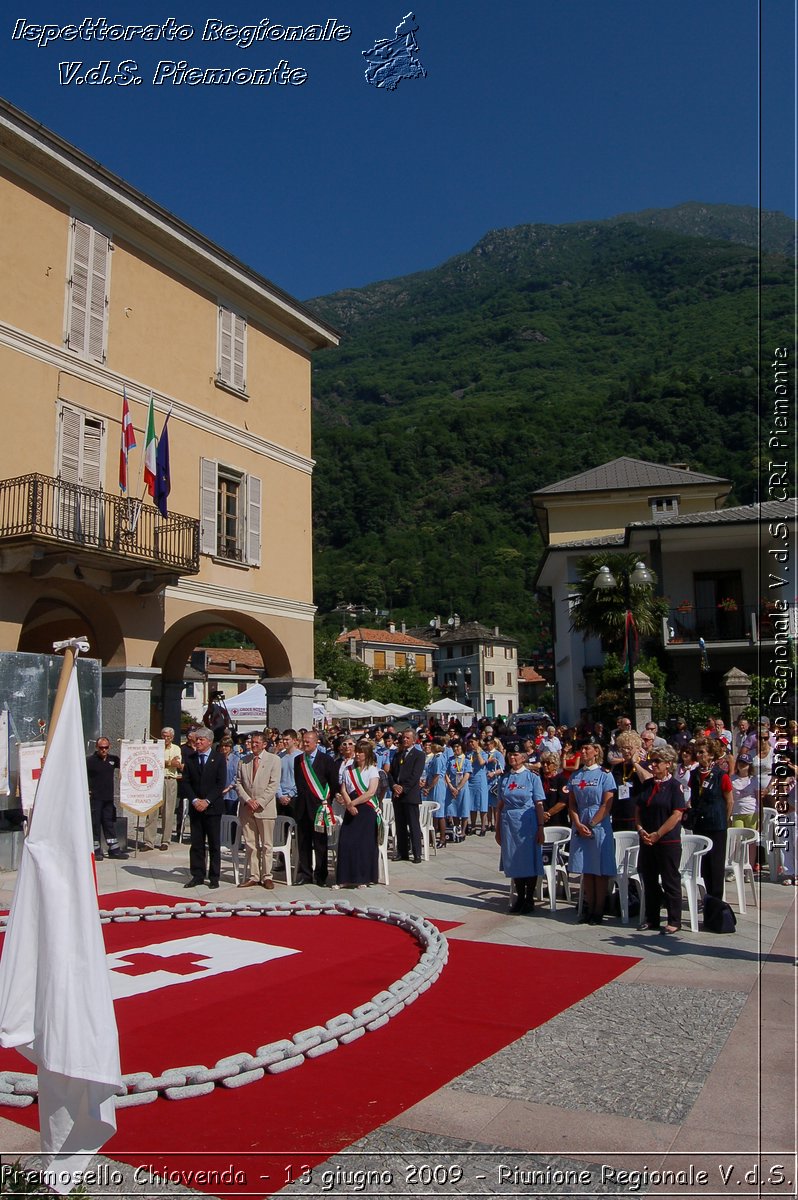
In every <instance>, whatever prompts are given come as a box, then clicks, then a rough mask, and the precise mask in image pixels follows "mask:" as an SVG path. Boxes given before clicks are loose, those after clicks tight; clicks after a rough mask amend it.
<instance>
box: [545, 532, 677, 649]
mask: <svg viewBox="0 0 798 1200" xmlns="http://www.w3.org/2000/svg"><path fill="white" fill-rule="evenodd" d="M639 561H640V559H639V555H637V554H618V553H611V552H608V551H601V552H599V553H597V554H588V555H586V556H585V557H584V558H580V560H579V562H578V563H577V567H576V569H577V576H578V578H577V583H576V586H575V588H574V591H573V592H572V593H571V595H570V596H569V599H570V601H571V628H572V629H574V630H577V631H580V632H582V633H586V634H592V635H593V636H595V637H599V638H601V644H602V647H603V649H605V650H619V651H620V650H621V649H622V648H623V647H624V646H625V645H626V644H627V640H628V623H627V615H628V614H631V617H632V620H633V622H634V628H636V630H637V633H638V634H639V635H640V636H642V637H651V636H652V635H653V634H656V633H657V631H658V629H659V627H660V622H661V619H662V617H664V616H667V613H668V606H667V603H666V601H665V600H664V599H663V598H662V597H661V596H655V595H654V590H653V585H654V584H656V582H657V580H656V576H655V575H654V573H653V572H652V571H650V570H649V571H647V576H648V578H647V581H646V582H645V583H642V584H641V583H637V582H635V579H636V572H637V571H638V563H639ZM602 568H608V569H609V572H610V574H611V575H612V576H613V577H614V580H615V586H612V584H610V586H609V587H603V588H602V587H596V579H597V578H598V577H599V576H600V575H601V574H602ZM638 573H639V572H638Z"/></svg>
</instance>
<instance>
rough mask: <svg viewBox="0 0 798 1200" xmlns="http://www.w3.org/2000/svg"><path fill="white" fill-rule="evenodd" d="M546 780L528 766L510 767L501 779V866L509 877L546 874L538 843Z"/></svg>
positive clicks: (523, 877)
mask: <svg viewBox="0 0 798 1200" xmlns="http://www.w3.org/2000/svg"><path fill="white" fill-rule="evenodd" d="M543 798H544V797H543V784H542V783H541V782H540V780H539V779H538V777H537V775H533V774H532V772H531V771H528V770H527V769H526V767H521V770H520V771H511V772H510V774H509V775H503V776H502V778H501V779H500V780H499V799H500V800H501V801H502V812H501V818H500V836H501V848H502V856H501V863H500V866H499V869H500V870H501V871H503V872H504V874H505V875H506V876H507V877H508V878H509V879H529V877H530V876H532V875H542V874H543V847H542V846H539V845H538V840H537V836H538V814H537V809H536V808H535V805H536V804H537V802H538V800H539V801H540V802H541V804H542V803H543Z"/></svg>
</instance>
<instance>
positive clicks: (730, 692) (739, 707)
mask: <svg viewBox="0 0 798 1200" xmlns="http://www.w3.org/2000/svg"><path fill="white" fill-rule="evenodd" d="M721 682H722V684H723V690H724V692H725V693H726V709H727V711H728V714H729V728H730V729H733V728H734V726H735V725H736V724H737V719H738V717H739V716H740V713H741V712H742V711H743V709H745V708H747V707H748V705H749V704H750V703H751V679H750V677H749V676H748V675H746V673H745V671H741V670H740V669H739V667H732V669H731V670H730V671H727V672H726V674H725V675H724V676H723V679H722V681H721Z"/></svg>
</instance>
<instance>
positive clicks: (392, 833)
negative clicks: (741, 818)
mask: <svg viewBox="0 0 798 1200" xmlns="http://www.w3.org/2000/svg"><path fill="white" fill-rule="evenodd" d="M380 810H381V812H382V820H383V823H384V825H385V853H386V854H387V853H388V850H389V848H390V847H393V848H394V853H396V816H395V814H394V811H393V800H391V798H390V796H384V797H383V799H382V800H381V801H380ZM774 811H775V810H774Z"/></svg>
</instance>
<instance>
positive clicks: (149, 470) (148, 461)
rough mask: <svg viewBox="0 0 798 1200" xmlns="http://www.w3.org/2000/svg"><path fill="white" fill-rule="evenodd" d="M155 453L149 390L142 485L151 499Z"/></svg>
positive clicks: (155, 444) (152, 494)
mask: <svg viewBox="0 0 798 1200" xmlns="http://www.w3.org/2000/svg"><path fill="white" fill-rule="evenodd" d="M156 453H157V441H156V438H155V409H154V407H153V403H152V392H150V410H149V412H148V413H147V436H146V437H145V438H144V486H145V487H146V489H147V491H148V492H149V493H150V495H151V496H152V497H153V499H154V498H155V477H156V475H157V470H158V468H157V465H156V461H155V458H156Z"/></svg>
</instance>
